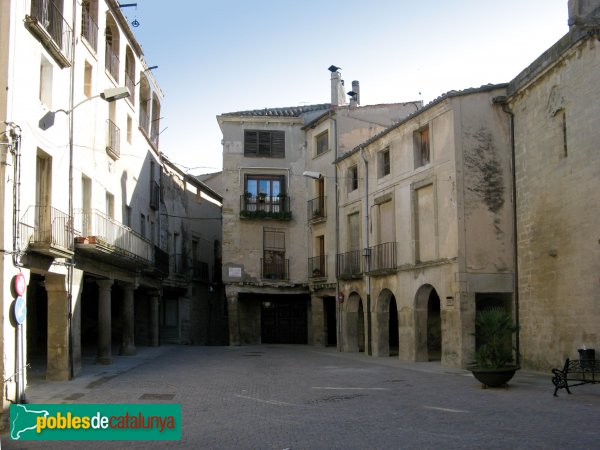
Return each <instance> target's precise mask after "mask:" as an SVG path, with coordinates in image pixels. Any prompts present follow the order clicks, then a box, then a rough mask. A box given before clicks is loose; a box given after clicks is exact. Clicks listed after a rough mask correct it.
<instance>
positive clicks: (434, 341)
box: [427, 289, 442, 361]
mask: <svg viewBox="0 0 600 450" xmlns="http://www.w3.org/2000/svg"><path fill="white" fill-rule="evenodd" d="M440 309H441V308H440V297H439V296H438V294H437V292H436V290H435V289H431V293H430V294H429V300H428V301H427V359H428V360H429V361H441V359H442V316H441V311H440Z"/></svg>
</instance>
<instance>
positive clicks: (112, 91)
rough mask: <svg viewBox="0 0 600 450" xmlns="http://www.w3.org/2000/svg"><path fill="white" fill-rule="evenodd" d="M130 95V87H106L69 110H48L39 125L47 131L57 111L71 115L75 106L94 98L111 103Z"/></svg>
mask: <svg viewBox="0 0 600 450" xmlns="http://www.w3.org/2000/svg"><path fill="white" fill-rule="evenodd" d="M129 95H130V93H129V89H127V88H126V87H124V86H120V87H116V88H109V89H105V90H104V91H102V92H101V93H100V94H98V95H94V96H92V97H88V98H86V99H84V100H82V101H80V102H79V103H77V104H76V105H75V106H73V108H71V109H70V110H68V111H67V110H65V109H57V110H56V111H48V112H47V113H46V114H44V115H43V117H42V118H41V119H40V121H39V123H38V125H39V127H40V128H41V129H42V130H44V131H45V130H47V129H48V128H50V127H51V126H52V125H54V117H55V116H56V113H58V112H62V113H65V114H66V115H70V114H71V113H72V112H73V111H74V110H75V108H77V107H78V106H80V105H82V104H84V103H85V102H89V101H90V100H93V99H95V98H98V97H100V98H101V99H102V100H106V101H107V102H109V103H111V102H114V101H116V100H120V99H122V98H126V97H129Z"/></svg>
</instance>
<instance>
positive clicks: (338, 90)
mask: <svg viewBox="0 0 600 450" xmlns="http://www.w3.org/2000/svg"><path fill="white" fill-rule="evenodd" d="M340 69H341V67H336V66H329V71H330V72H331V106H342V105H345V104H346V98H345V97H344V80H342V74H341V73H340V72H339V70H340Z"/></svg>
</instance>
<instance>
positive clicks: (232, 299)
mask: <svg viewBox="0 0 600 450" xmlns="http://www.w3.org/2000/svg"><path fill="white" fill-rule="evenodd" d="M238 302H239V299H238V295H237V293H235V294H228V295H227V315H228V317H229V345H242V342H241V337H240V307H239V303H238Z"/></svg>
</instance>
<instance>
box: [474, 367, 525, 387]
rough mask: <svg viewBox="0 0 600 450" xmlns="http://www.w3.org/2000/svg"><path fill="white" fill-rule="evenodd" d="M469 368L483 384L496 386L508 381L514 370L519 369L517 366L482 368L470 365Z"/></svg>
mask: <svg viewBox="0 0 600 450" xmlns="http://www.w3.org/2000/svg"><path fill="white" fill-rule="evenodd" d="M469 370H470V371H471V373H472V374H473V376H474V377H475V378H476V379H477V380H478V381H480V382H481V383H482V384H483V385H484V386H487V387H498V386H502V385H504V384H506V383H508V382H509V381H510V379H511V378H512V377H513V376H514V375H515V372H516V371H517V370H519V366H506V367H500V368H498V369H482V368H479V367H477V366H470V367H469Z"/></svg>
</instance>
